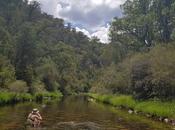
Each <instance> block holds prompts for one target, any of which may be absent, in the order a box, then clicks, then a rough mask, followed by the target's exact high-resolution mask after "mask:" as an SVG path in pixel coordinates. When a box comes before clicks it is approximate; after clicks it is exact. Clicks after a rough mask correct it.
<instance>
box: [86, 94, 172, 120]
mask: <svg viewBox="0 0 175 130" xmlns="http://www.w3.org/2000/svg"><path fill="white" fill-rule="evenodd" d="M88 95H89V96H90V97H91V98H94V99H96V100H97V101H100V102H104V103H108V104H110V105H113V106H115V107H116V106H118V107H125V108H128V109H134V110H136V111H137V112H143V113H145V114H151V115H154V116H160V117H170V118H174V117H175V109H174V108H175V102H174V101H173V102H161V101H151V100H150V101H136V100H134V98H132V96H126V95H116V96H114V95H113V96H112V95H99V94H88Z"/></svg>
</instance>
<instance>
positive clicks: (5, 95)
mask: <svg viewBox="0 0 175 130" xmlns="http://www.w3.org/2000/svg"><path fill="white" fill-rule="evenodd" d="M61 97H62V94H61V93H60V92H57V93H56V92H55V93H49V92H45V93H36V94H35V95H31V94H29V93H11V92H0V105H5V104H12V103H17V102H25V101H43V100H45V99H60V98H61Z"/></svg>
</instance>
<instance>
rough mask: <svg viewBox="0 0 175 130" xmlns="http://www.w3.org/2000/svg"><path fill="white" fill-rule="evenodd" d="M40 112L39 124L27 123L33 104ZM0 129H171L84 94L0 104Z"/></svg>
mask: <svg viewBox="0 0 175 130" xmlns="http://www.w3.org/2000/svg"><path fill="white" fill-rule="evenodd" d="M34 107H37V108H39V110H40V112H41V115H42V116H43V122H42V128H38V129H33V128H30V127H29V126H26V125H25V124H26V117H27V115H28V113H29V112H30V111H31V110H32V108H34ZM0 129H1V130H170V129H172V128H171V127H170V126H168V125H165V124H163V123H159V122H156V121H152V120H149V119H147V118H144V117H140V116H137V115H129V114H128V113H127V112H126V111H121V110H118V109H115V108H114V107H111V106H108V105H104V104H100V103H96V102H89V101H88V100H87V97H85V96H70V97H66V98H64V99H62V100H61V101H50V102H43V103H23V104H17V105H14V106H5V107H1V108H0Z"/></svg>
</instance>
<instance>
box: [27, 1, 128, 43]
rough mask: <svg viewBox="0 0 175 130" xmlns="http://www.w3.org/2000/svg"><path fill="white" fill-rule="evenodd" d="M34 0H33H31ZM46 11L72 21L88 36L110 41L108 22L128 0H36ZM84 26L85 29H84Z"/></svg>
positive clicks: (119, 11) (117, 14)
mask: <svg viewBox="0 0 175 130" xmlns="http://www.w3.org/2000/svg"><path fill="white" fill-rule="evenodd" d="M30 1H32V0H30ZM36 1H38V2H40V4H41V8H42V10H43V11H44V12H46V13H48V14H51V15H53V16H54V17H59V18H63V19H64V20H65V21H66V22H71V23H72V24H73V25H74V26H77V25H81V28H80V26H78V27H77V30H79V31H82V32H84V33H85V34H86V35H87V36H92V35H94V36H97V37H98V38H100V39H101V41H103V42H108V40H107V39H108V38H107V34H108V32H107V31H108V27H105V25H106V23H108V22H110V21H111V20H112V18H113V17H115V16H118V17H120V16H121V15H122V14H121V10H120V5H121V4H123V3H124V2H125V1H126V0H36ZM82 28H84V29H82Z"/></svg>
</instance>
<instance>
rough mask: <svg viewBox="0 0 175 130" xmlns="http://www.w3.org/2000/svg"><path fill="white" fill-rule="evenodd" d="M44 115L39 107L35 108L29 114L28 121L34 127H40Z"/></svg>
mask: <svg viewBox="0 0 175 130" xmlns="http://www.w3.org/2000/svg"><path fill="white" fill-rule="evenodd" d="M41 120H42V117H41V115H40V113H39V111H38V109H37V108H34V109H33V110H32V112H31V113H30V114H29V115H28V118H27V121H28V122H29V123H30V125H31V126H33V127H35V128H36V127H39V126H40V124H41Z"/></svg>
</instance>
